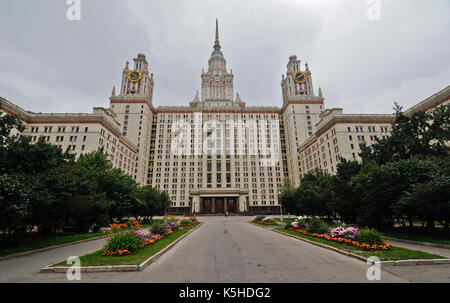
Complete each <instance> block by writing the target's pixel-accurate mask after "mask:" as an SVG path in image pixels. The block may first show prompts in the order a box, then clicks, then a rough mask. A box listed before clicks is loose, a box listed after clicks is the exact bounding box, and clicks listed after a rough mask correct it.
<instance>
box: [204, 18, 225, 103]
mask: <svg viewBox="0 0 450 303" xmlns="http://www.w3.org/2000/svg"><path fill="white" fill-rule="evenodd" d="M220 48H221V46H220V42H219V24H218V21H217V19H216V39H215V41H214V50H213V52H212V53H211V58H210V59H209V61H208V71H207V72H206V73H205V71H204V70H203V71H202V75H201V78H202V100H201V101H204V102H208V101H210V102H211V101H215V102H217V101H218V102H220V103H222V102H232V101H233V74H232V73H231V72H228V71H227V61H226V60H225V58H224V57H223V53H222V51H221V50H220ZM220 103H219V104H220ZM215 105H218V104H217V103H215Z"/></svg>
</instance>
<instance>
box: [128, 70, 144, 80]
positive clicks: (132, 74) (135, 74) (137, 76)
mask: <svg viewBox="0 0 450 303" xmlns="http://www.w3.org/2000/svg"><path fill="white" fill-rule="evenodd" d="M141 78H142V72H141V71H140V70H138V69H135V70H131V71H129V72H128V80H130V81H131V82H138V81H139V80H141Z"/></svg>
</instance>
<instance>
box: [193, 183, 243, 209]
mask: <svg viewBox="0 0 450 303" xmlns="http://www.w3.org/2000/svg"><path fill="white" fill-rule="evenodd" d="M190 196H191V197H192V206H191V207H192V212H193V213H200V214H224V213H226V212H228V213H238V212H246V211H247V210H248V205H247V201H248V190H242V189H235V188H202V189H194V190H191V191H190Z"/></svg>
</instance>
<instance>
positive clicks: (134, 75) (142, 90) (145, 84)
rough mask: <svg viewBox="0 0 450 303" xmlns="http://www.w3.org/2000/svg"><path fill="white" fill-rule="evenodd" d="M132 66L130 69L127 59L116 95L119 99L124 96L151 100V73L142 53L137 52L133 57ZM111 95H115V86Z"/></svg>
mask: <svg viewBox="0 0 450 303" xmlns="http://www.w3.org/2000/svg"><path fill="white" fill-rule="evenodd" d="M133 62H134V67H133V69H132V70H130V64H129V62H128V61H127V62H126V63H125V68H124V70H123V72H122V84H121V86H120V94H119V95H118V96H117V97H120V98H121V99H123V98H125V97H130V98H134V99H136V98H138V99H147V100H148V101H150V102H151V101H152V95H153V85H154V82H153V74H150V77H149V69H148V62H147V60H146V58H145V55H144V54H138V55H137V57H136V58H134V59H133ZM111 96H112V97H116V91H115V88H114V89H113V92H112V94H111Z"/></svg>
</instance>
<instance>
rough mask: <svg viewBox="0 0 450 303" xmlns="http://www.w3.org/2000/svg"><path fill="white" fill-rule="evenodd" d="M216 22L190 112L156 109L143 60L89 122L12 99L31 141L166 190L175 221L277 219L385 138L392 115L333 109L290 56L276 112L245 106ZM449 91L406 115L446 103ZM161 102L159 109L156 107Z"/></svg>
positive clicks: (8, 106)
mask: <svg viewBox="0 0 450 303" xmlns="http://www.w3.org/2000/svg"><path fill="white" fill-rule="evenodd" d="M233 79H234V76H233V73H232V70H231V69H228V68H227V62H226V60H225V56H224V54H223V52H222V47H221V45H220V40H219V29H218V23H217V20H216V31H215V40H214V44H213V50H212V53H211V56H210V58H209V60H208V67H207V70H206V71H205V70H202V73H201V75H200V81H201V89H200V94H199V92H197V94H196V95H195V96H194V98H193V99H192V101H191V102H190V103H189V104H188V105H186V106H158V107H154V105H153V89H154V85H155V83H154V80H153V74H152V73H151V72H150V68H149V64H148V62H147V60H146V57H145V55H143V54H138V56H137V58H135V59H134V65H133V67H132V68H131V67H130V66H129V63H128V62H126V64H125V67H124V69H123V71H122V81H121V85H120V90H119V91H118V94H116V89H115V87H114V88H113V90H112V94H111V97H110V106H109V108H100V107H95V108H94V109H93V113H92V114H72V113H61V114H58V113H49V114H41V113H32V112H29V111H26V110H23V109H21V108H20V107H18V106H16V105H14V104H13V103H11V102H9V101H8V100H5V99H3V98H2V99H0V102H1V103H2V110H1V112H0V113H1V114H5V113H7V114H15V115H17V116H18V117H19V118H20V119H21V120H22V121H23V122H24V123H25V125H26V130H25V134H26V135H30V136H32V140H33V141H37V140H38V138H39V137H44V139H45V140H46V141H47V142H49V143H52V144H55V145H57V146H59V147H60V148H62V149H64V150H65V149H67V148H68V149H69V150H70V152H72V153H74V154H76V156H79V155H80V154H83V153H87V152H91V151H96V150H102V151H103V152H105V153H106V154H108V156H109V159H110V160H111V163H112V164H113V166H114V167H117V168H120V169H122V170H123V171H124V172H125V173H127V174H129V175H130V176H132V177H133V178H134V179H135V180H136V181H137V182H139V183H140V184H142V185H149V186H152V187H155V188H157V189H159V190H161V191H165V192H167V193H168V194H169V196H170V198H171V201H172V202H171V203H172V205H171V212H173V213H189V212H195V213H224V212H231V213H237V212H247V213H260V212H278V211H279V210H280V205H279V204H278V195H279V193H280V190H281V187H282V183H283V179H284V178H286V177H288V178H290V179H291V180H292V181H293V182H294V183H295V184H296V185H298V184H299V183H300V180H301V178H302V177H303V176H304V175H305V174H306V173H307V172H309V171H312V170H314V169H321V170H323V171H325V172H328V173H330V174H334V173H336V165H337V164H338V163H339V161H340V160H341V159H342V158H346V159H356V160H358V159H359V156H358V153H359V143H362V142H365V143H366V144H372V143H374V142H375V138H377V137H378V138H380V137H384V136H388V135H389V134H390V131H391V123H392V122H393V120H394V115H378V114H344V113H343V110H342V109H341V108H332V109H326V108H325V104H324V97H323V94H322V90H321V89H320V88H319V89H318V91H317V93H316V92H315V91H314V87H313V80H312V73H311V71H310V69H309V66H308V64H305V65H304V67H303V66H302V65H301V61H300V60H298V59H297V57H296V56H290V57H289V61H288V63H287V69H286V73H285V74H284V75H282V76H281V92H282V101H281V100H280V102H277V101H275V102H274V103H280V104H281V107H278V106H247V105H246V103H245V102H244V100H243V99H242V98H241V97H240V95H239V93H237V92H236V93H235V92H234V88H233ZM449 94H450V87H446V88H445V89H443V90H442V91H440V92H438V93H436V94H434V95H433V96H431V97H429V98H427V99H426V100H424V101H422V102H420V103H419V104H418V105H416V106H414V107H413V108H411V109H409V110H407V111H406V113H407V114H409V113H412V112H414V111H416V110H429V109H432V108H434V107H436V106H439V105H440V104H446V103H448V102H449ZM158 102H161V100H158Z"/></svg>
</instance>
